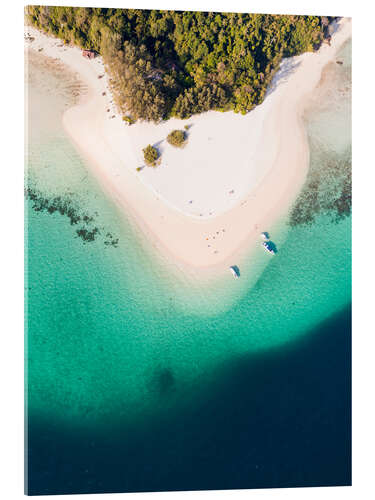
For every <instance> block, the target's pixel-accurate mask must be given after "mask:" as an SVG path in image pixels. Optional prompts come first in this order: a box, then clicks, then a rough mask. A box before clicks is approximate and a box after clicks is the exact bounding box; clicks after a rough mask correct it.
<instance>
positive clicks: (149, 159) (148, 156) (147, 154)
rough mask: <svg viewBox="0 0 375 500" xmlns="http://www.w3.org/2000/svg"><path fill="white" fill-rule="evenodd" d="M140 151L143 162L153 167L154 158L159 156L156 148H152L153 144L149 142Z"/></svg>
mask: <svg viewBox="0 0 375 500" xmlns="http://www.w3.org/2000/svg"><path fill="white" fill-rule="evenodd" d="M142 151H143V156H144V159H145V162H146V163H147V165H149V166H151V167H155V166H156V160H157V159H158V157H159V153H158V150H157V149H156V148H154V147H153V146H151V144H149V145H148V146H146V147H145V148H144V149H142Z"/></svg>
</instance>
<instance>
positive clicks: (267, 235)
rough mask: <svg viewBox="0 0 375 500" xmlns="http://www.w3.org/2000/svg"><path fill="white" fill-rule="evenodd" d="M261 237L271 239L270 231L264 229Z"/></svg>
mask: <svg viewBox="0 0 375 500" xmlns="http://www.w3.org/2000/svg"><path fill="white" fill-rule="evenodd" d="M260 235H261V237H262V238H263V239H264V240H269V239H270V233H267V231H264V232H263V233H260Z"/></svg>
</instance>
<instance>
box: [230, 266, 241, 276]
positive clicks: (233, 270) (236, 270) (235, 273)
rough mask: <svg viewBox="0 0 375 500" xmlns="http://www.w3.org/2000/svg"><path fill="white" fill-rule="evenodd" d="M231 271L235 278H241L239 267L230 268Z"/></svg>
mask: <svg viewBox="0 0 375 500" xmlns="http://www.w3.org/2000/svg"><path fill="white" fill-rule="evenodd" d="M229 269H230V271H231V273H232V274H233V278H239V277H240V270H239V268H238V266H230V268H229Z"/></svg>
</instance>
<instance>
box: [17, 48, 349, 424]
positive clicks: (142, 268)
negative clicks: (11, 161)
mask: <svg viewBox="0 0 375 500" xmlns="http://www.w3.org/2000/svg"><path fill="white" fill-rule="evenodd" d="M350 51H351V44H347V45H346V47H344V49H343V50H342V52H341V53H340V54H339V57H340V58H341V59H342V60H343V61H344V64H343V65H337V64H335V63H332V64H331V65H330V66H329V67H328V68H327V70H326V73H325V78H324V79H323V80H322V83H321V85H320V87H319V88H318V89H317V92H316V95H315V96H314V98H313V100H312V104H311V109H310V111H309V112H308V113H307V115H306V123H307V126H308V133H309V141H310V147H311V169H310V173H309V177H308V179H307V181H306V186H305V188H304V189H303V191H302V193H301V195H300V197H299V199H298V200H297V201H296V203H295V205H294V207H293V209H292V211H291V215H290V217H288V218H287V219H286V220H282V221H279V223H278V224H277V226H276V227H275V228H270V231H271V235H272V236H273V237H275V236H276V240H277V244H278V248H279V252H278V254H277V256H276V257H270V256H268V255H267V254H265V252H263V250H262V249H261V248H260V249H259V251H257V252H255V254H251V255H250V256H247V257H246V256H245V257H244V259H243V262H241V266H240V267H241V279H240V280H233V279H232V278H231V276H230V275H229V273H228V277H227V278H221V279H220V280H217V281H215V282H212V283H209V284H206V285H202V284H200V283H199V282H198V281H195V280H194V279H193V278H192V277H184V276H183V275H182V274H181V273H180V272H178V271H174V272H171V270H170V268H169V266H168V263H166V262H165V261H164V260H163V258H161V257H160V256H158V255H155V254H154V252H153V249H152V248H150V247H149V245H148V243H147V242H146V241H145V240H144V238H143V236H142V234H140V232H139V231H138V229H137V227H136V225H135V224H134V222H133V221H132V220H130V219H127V218H126V217H124V216H123V214H120V213H119V211H118V210H117V208H116V207H115V206H114V205H113V204H112V202H111V201H110V200H108V199H107V198H106V196H105V195H104V194H103V192H102V191H101V189H100V187H99V186H98V185H97V184H96V181H95V180H94V179H93V178H92V177H91V175H90V174H89V173H88V170H87V169H86V166H85V163H84V161H83V160H82V159H81V158H80V156H79V155H78V154H77V152H76V151H75V150H74V147H73V146H72V144H71V143H70V141H69V139H68V138H67V137H66V136H65V134H64V132H63V130H62V128H61V126H60V125H59V117H61V113H62V111H63V109H65V108H66V107H67V106H68V105H69V104H71V102H72V101H71V99H72V98H71V96H70V93H69V89H71V87H72V76H69V77H68V76H66V75H65V76H63V75H62V74H61V72H60V73H59V72H58V71H57V72H56V73H55V74H52V73H51V72H50V69H49V68H48V67H46V66H45V65H44V66H43V63H42V62H40V61H42V59H41V60H40V61H37V60H35V61H31V62H30V68H29V78H30V80H29V108H30V110H31V113H30V116H31V117H34V118H33V120H34V121H31V123H30V124H29V127H30V144H29V152H28V156H27V166H28V187H29V193H28V197H27V201H26V206H27V210H26V218H27V224H26V233H27V234H26V236H27V252H26V268H27V280H26V289H27V293H26V295H27V342H28V349H27V350H28V410H29V415H30V417H31V418H34V419H38V418H39V419H42V418H47V419H52V420H55V421H60V422H61V421H62V422H64V423H66V422H69V424H70V425H71V426H74V428H79V427H85V428H88V427H92V428H98V426H102V427H104V428H105V427H106V426H108V425H112V424H113V423H114V422H125V421H126V422H133V423H134V422H140V421H147V420H148V419H150V418H153V417H155V416H156V415H161V414H163V413H168V414H169V415H170V414H171V413H176V414H178V413H179V412H181V411H184V408H186V407H187V406H190V407H191V406H192V405H194V402H195V401H197V400H199V399H200V398H202V397H203V396H204V394H205V393H206V392H209V391H210V389H211V388H212V385H213V384H214V383H215V377H217V374H218V373H219V372H220V367H221V366H226V365H227V363H228V362H230V361H231V360H232V359H237V358H238V356H243V355H247V354H249V353H253V354H256V353H259V355H261V353H264V352H266V351H268V350H270V349H272V350H274V349H278V348H282V347H284V346H285V345H287V344H288V343H293V342H298V341H299V340H301V341H302V340H303V339H304V338H305V336H306V335H311V333H308V332H311V331H312V329H313V328H314V327H315V326H317V325H318V324H319V323H320V322H322V321H323V320H326V319H328V318H330V317H332V316H333V315H334V314H335V313H337V312H339V311H340V310H342V309H343V308H344V307H345V306H347V305H348V304H349V303H350V302H351V216H350V214H349V213H348V201H347V194H348V182H350V99H349V97H350V89H351V84H350V71H351V60H350ZM42 77H43V78H42ZM41 81H43V89H44V90H46V89H47V90H48V89H51V88H54V86H55V85H56V82H57V81H58V82H59V91H58V92H57V93H56V92H49V93H47V92H43V93H41V92H40V89H41V87H40V85H41ZM40 99H43V100H46V99H47V100H50V101H51V109H52V105H53V109H54V114H53V119H52V123H53V126H52V127H51V117H50V115H49V116H46V117H43V116H38V121H35V116H36V115H35V114H33V110H36V109H38V103H39V102H40ZM348 103H349V104H348ZM44 130H48V134H47V133H46V135H44V134H43V131H44ZM335 130H336V132H334V131H335ZM338 173H339V174H340V175H338ZM348 179H349V180H348ZM349 190H350V188H349ZM30 196H31V198H33V199H31V198H30ZM35 208H38V210H35ZM349 211H350V210H349ZM61 212H62V214H61ZM71 222H73V224H72V223H71ZM77 231H80V234H78V233H77Z"/></svg>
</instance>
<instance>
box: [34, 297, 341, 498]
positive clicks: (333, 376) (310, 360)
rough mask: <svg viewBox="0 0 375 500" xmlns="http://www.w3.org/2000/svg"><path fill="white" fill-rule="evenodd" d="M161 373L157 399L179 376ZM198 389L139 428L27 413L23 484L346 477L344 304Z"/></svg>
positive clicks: (286, 482)
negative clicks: (197, 394)
mask: <svg viewBox="0 0 375 500" xmlns="http://www.w3.org/2000/svg"><path fill="white" fill-rule="evenodd" d="M162 375H163V376H162V377H161V379H160V381H159V384H160V392H161V398H165V397H167V394H168V391H167V389H169V388H170V387H172V386H174V384H177V383H178V381H176V380H174V378H173V377H172V375H171V374H170V373H167V372H163V374H162ZM204 385H205V380H204V379H202V386H204ZM203 393H204V397H203V396H202V397H201V398H200V400H199V401H198V403H197V402H196V403H195V404H194V405H193V404H192V405H186V408H185V411H184V412H183V414H182V413H180V414H178V416H176V415H175V416H170V417H163V418H159V419H155V420H154V421H149V422H148V424H147V425H143V427H142V428H137V427H135V426H134V427H133V428H132V429H130V428H129V427H127V428H125V427H121V426H117V427H109V428H108V429H106V430H105V432H103V431H100V432H97V433H95V432H89V431H87V433H85V432H82V430H80V431H79V432H78V431H77V430H75V429H73V428H68V427H64V426H62V425H60V424H58V423H56V422H51V421H48V422H47V421H41V420H38V421H36V420H33V419H30V428H29V436H28V440H29V441H28V442H29V449H28V457H29V460H30V462H29V477H28V493H29V494H32V495H35V494H63V493H65V494H68V493H104V492H135V491H171V490H203V489H241V488H276V487H298V486H300V487H302V486H305V487H307V486H338V485H350V484H351V308H350V307H347V308H346V309H344V310H343V311H341V312H340V313H339V314H337V315H335V316H334V317H332V318H330V319H329V320H327V321H325V322H323V323H321V324H320V325H318V326H317V327H316V328H315V329H314V330H312V331H310V332H308V333H307V334H306V335H305V336H304V337H303V338H301V339H299V340H296V341H295V342H293V343H290V344H289V345H286V346H285V347H283V348H278V349H274V350H273V351H266V352H264V353H259V354H254V353H252V354H248V355H244V356H241V357H238V358H237V359H235V360H233V361H231V362H228V363H226V364H225V366H221V367H219V368H218V370H217V377H216V382H215V386H212V385H211V386H208V385H207V387H206V388H205V390H204V391H202V394H203Z"/></svg>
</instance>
